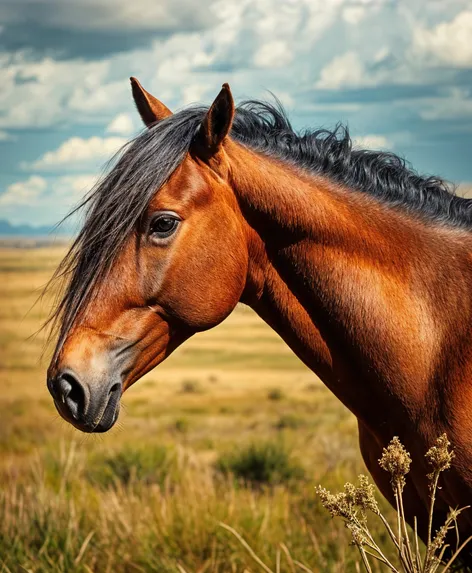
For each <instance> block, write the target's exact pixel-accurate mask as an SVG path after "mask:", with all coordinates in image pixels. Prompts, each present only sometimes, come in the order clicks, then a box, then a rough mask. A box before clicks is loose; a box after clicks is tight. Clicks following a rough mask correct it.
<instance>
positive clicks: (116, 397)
mask: <svg viewBox="0 0 472 573" xmlns="http://www.w3.org/2000/svg"><path fill="white" fill-rule="evenodd" d="M120 397H121V392H120V393H118V392H110V394H109V398H108V403H107V405H106V406H105V409H104V410H103V413H102V416H101V418H100V420H99V422H98V423H97V424H96V425H95V426H94V428H93V429H92V430H91V432H93V433H103V432H107V431H108V430H109V429H110V428H112V427H113V426H114V424H115V422H116V420H117V419H118V414H119V411H120Z"/></svg>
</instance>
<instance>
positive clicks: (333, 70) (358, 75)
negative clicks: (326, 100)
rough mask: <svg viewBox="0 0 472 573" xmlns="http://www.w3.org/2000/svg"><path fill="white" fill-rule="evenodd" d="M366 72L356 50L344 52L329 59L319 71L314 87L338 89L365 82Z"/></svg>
mask: <svg viewBox="0 0 472 573" xmlns="http://www.w3.org/2000/svg"><path fill="white" fill-rule="evenodd" d="M366 81H367V72H366V70H365V66H364V64H363V62H362V61H361V59H360V57H359V55H358V54H357V53H356V52H352V51H349V52H346V53H344V54H342V55H341V56H337V57H335V58H334V59H333V60H331V61H330V62H329V63H328V64H327V65H326V66H325V67H324V68H323V69H322V70H321V72H320V79H319V80H318V82H317V83H316V87H318V88H321V89H334V90H337V89H340V88H344V87H355V86H359V85H363V84H365V83H366Z"/></svg>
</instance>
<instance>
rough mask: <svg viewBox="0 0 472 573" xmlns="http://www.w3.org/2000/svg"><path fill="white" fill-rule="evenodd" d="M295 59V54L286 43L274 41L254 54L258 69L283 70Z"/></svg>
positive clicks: (264, 45)
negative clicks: (282, 68)
mask: <svg viewBox="0 0 472 573" xmlns="http://www.w3.org/2000/svg"><path fill="white" fill-rule="evenodd" d="M292 59H293V54H292V52H291V50H290V48H289V47H288V45H287V43H286V42H283V41H281V40H272V41H271V42H267V44H263V45H262V46H260V48H259V49H258V50H257V52H256V53H255V54H254V64H255V65H256V66H257V67H258V68H281V67H282V66H286V65H287V64H289V63H290V62H291V61H292Z"/></svg>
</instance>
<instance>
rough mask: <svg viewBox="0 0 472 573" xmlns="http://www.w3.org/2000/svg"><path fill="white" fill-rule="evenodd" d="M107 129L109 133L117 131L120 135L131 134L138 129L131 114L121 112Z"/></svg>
mask: <svg viewBox="0 0 472 573" xmlns="http://www.w3.org/2000/svg"><path fill="white" fill-rule="evenodd" d="M106 131H107V133H116V134H118V135H131V134H132V133H133V132H134V131H136V129H135V126H134V121H133V118H132V117H131V116H130V114H129V113H120V114H118V115H117V116H116V117H114V118H113V119H112V120H111V122H110V123H109V124H108V127H107V129H106Z"/></svg>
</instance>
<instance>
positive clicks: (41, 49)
mask: <svg viewBox="0 0 472 573" xmlns="http://www.w3.org/2000/svg"><path fill="white" fill-rule="evenodd" d="M471 38H472V4H471V1H470V0H447V1H446V0H401V1H400V0H215V1H206V2H205V1H199V2H195V1H194V0H132V1H131V2H130V0H2V1H1V2H0V86H1V87H0V218H6V219H8V220H10V221H11V222H13V223H29V224H33V225H39V224H52V223H55V222H57V220H58V219H59V218H61V217H62V216H63V215H64V214H65V213H66V212H67V211H68V210H69V209H70V208H71V206H73V205H74V204H76V203H77V202H78V201H79V200H80V198H81V196H82V195H83V193H84V192H86V191H87V190H88V189H89V188H90V187H91V186H92V185H93V183H94V181H95V180H96V178H97V176H98V175H99V174H100V172H101V171H102V169H103V166H104V164H105V162H106V161H107V159H109V158H110V157H111V155H112V154H113V153H114V152H115V151H116V150H117V149H119V148H120V146H121V145H122V144H124V143H125V142H126V141H127V140H128V139H129V138H130V137H132V136H133V135H134V134H136V133H138V132H139V130H140V129H141V125H140V122H139V120H138V119H139V118H138V116H137V113H136V111H135V109H134V106H133V102H132V99H131V95H130V87H129V80H128V78H129V76H131V75H134V76H136V77H138V79H139V80H140V81H141V82H142V84H143V85H144V87H145V88H146V89H148V91H151V92H152V93H153V94H154V95H155V96H157V97H158V98H160V99H161V100H162V101H163V102H164V103H165V104H166V105H167V106H168V107H170V108H172V109H174V110H175V109H178V108H180V107H182V106H184V105H187V104H190V103H195V102H207V103H209V102H210V101H211V100H212V98H213V97H214V96H215V95H216V94H217V93H218V91H219V88H220V86H221V84H222V83H223V82H229V83H230V85H231V88H232V91H233V93H234V95H235V97H236V99H237V100H241V99H244V98H264V97H268V93H267V92H268V91H271V92H273V93H274V94H276V95H277V96H278V97H279V98H280V99H281V100H282V102H283V103H284V104H285V106H286V108H287V109H288V111H289V114H290V116H291V117H292V119H293V123H294V125H295V126H296V127H298V128H304V127H320V126H328V127H332V126H334V125H335V124H336V123H337V122H339V121H342V122H344V123H347V124H348V125H349V127H350V130H351V135H352V136H353V139H354V140H355V141H356V144H357V145H358V146H361V147H371V148H382V149H389V150H392V151H394V152H396V153H398V154H400V155H403V156H405V157H406V158H407V159H408V160H409V161H411V163H412V164H413V166H414V167H415V168H416V169H417V170H419V171H421V172H423V173H430V174H436V175H441V176H443V177H445V178H447V179H449V180H451V181H453V182H455V183H462V182H471V181H472V161H471V158H472V157H471V156H472V153H471V139H472V138H471V136H472V40H471Z"/></svg>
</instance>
